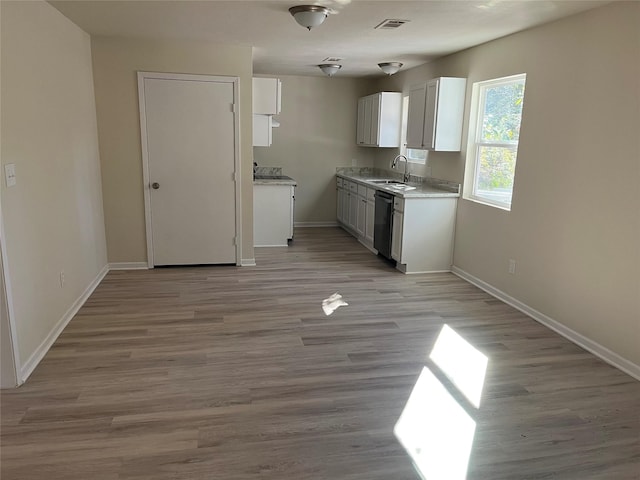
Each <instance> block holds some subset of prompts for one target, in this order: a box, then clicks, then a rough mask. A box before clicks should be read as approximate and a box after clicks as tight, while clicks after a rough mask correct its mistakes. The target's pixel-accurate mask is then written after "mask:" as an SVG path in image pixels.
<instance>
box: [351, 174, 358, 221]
mask: <svg viewBox="0 0 640 480" xmlns="http://www.w3.org/2000/svg"><path fill="white" fill-rule="evenodd" d="M349 228H351V230H353V231H354V232H355V231H357V229H358V184H357V183H354V182H349Z"/></svg>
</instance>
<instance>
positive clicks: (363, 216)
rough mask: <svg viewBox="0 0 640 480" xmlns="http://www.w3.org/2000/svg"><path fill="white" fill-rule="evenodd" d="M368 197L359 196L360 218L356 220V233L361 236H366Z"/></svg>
mask: <svg viewBox="0 0 640 480" xmlns="http://www.w3.org/2000/svg"><path fill="white" fill-rule="evenodd" d="M366 222H367V199H366V198H362V197H360V196H359V197H358V219H357V222H356V233H357V234H358V236H359V237H360V238H364V232H365V228H366V225H367V223H366Z"/></svg>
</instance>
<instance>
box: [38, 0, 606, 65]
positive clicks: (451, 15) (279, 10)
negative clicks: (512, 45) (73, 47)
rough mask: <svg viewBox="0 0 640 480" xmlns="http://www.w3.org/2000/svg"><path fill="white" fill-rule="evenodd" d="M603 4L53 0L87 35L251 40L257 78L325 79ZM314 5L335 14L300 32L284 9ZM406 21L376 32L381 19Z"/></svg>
mask: <svg viewBox="0 0 640 480" xmlns="http://www.w3.org/2000/svg"><path fill="white" fill-rule="evenodd" d="M609 2H610V0H556V1H549V0H518V1H513V0H486V1H465V0H444V1H431V0H424V1H401V0H373V1H371V0H323V1H320V2H309V1H308V0H301V1H297V0H257V1H256V0H253V1H249V0H235V1H217V0H213V1H191V0H175V1H155V0H142V1H100V0H98V1H94V0H89V1H85V0H72V1H67V0H65V1H50V3H51V4H52V5H53V6H54V7H56V8H57V9H58V10H60V11H61V12H62V13H63V14H64V15H66V16H67V17H68V18H70V19H71V20H72V21H73V22H75V23H76V24H77V25H79V26H80V27H81V28H82V29H84V30H85V31H86V32H88V33H90V34H92V35H108V36H126V37H149V38H166V39H188V40H202V41H208V42H214V43H223V44H240V45H251V46H253V47H254V50H253V59H254V61H253V68H254V73H257V74H278V75H287V74H289V75H322V73H321V72H320V70H319V69H318V68H317V67H316V65H317V64H319V63H322V61H323V60H324V59H325V58H326V57H330V56H331V57H339V58H342V59H344V60H343V61H342V62H340V63H342V65H343V67H342V70H341V71H340V72H339V73H338V74H336V76H350V77H361V76H368V75H382V73H381V71H380V70H379V69H378V67H377V64H378V63H380V62H385V61H399V62H402V63H404V67H403V68H404V69H407V68H411V67H415V66H417V65H421V64H423V63H426V62H429V61H431V60H433V59H435V58H437V57H440V56H443V55H446V54H449V53H453V52H457V51H460V50H463V49H465V48H468V47H471V46H474V45H478V44H480V43H484V42H487V41H489V40H493V39H495V38H499V37H502V36H505V35H509V34H511V33H514V32H517V31H520V30H524V29H526V28H530V27H532V26H535V25H540V24H542V23H546V22H549V21H553V20H556V19H558V18H562V17H565V16H568V15H572V14H575V13H578V12H581V11H584V10H588V9H590V8H594V7H597V6H600V5H603V4H605V3H609ZM309 3H315V4H318V5H324V6H326V7H329V8H331V9H332V10H333V13H332V14H331V15H329V18H327V20H326V21H325V22H324V23H323V24H322V25H320V26H319V27H317V28H315V29H313V30H311V31H310V32H309V31H307V30H306V29H305V28H303V27H301V26H299V25H298V24H297V23H296V22H295V20H294V19H293V17H292V16H291V15H290V14H289V12H288V9H289V7H292V6H294V5H301V4H309ZM387 18H393V19H402V20H410V22H409V23H407V24H406V25H404V26H402V27H400V28H398V29H396V30H374V27H375V26H376V25H377V24H379V23H380V22H381V21H383V20H385V19H387Z"/></svg>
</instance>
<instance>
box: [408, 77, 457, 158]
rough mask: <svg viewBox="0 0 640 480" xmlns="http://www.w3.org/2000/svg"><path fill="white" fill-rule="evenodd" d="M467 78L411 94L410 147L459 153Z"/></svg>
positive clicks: (437, 80)
mask: <svg viewBox="0 0 640 480" xmlns="http://www.w3.org/2000/svg"><path fill="white" fill-rule="evenodd" d="M466 86H467V79H466V78H454V77H440V78H434V79H433V80H429V81H428V82H427V83H423V84H421V85H416V86H413V87H411V89H410V90H409V113H408V119H407V147H409V148H417V149H422V150H435V151H441V152H457V151H460V144H461V140H462V122H463V115H464V95H465V90H466Z"/></svg>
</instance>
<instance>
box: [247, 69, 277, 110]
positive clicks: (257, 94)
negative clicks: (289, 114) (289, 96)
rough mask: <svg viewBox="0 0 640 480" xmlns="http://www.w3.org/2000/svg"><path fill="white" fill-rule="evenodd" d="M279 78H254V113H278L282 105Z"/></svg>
mask: <svg viewBox="0 0 640 480" xmlns="http://www.w3.org/2000/svg"><path fill="white" fill-rule="evenodd" d="M281 97H282V82H281V81H280V79H279V78H259V77H254V78H253V114H254V115H278V114H279V113H280V110H281V106H282V100H281Z"/></svg>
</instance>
